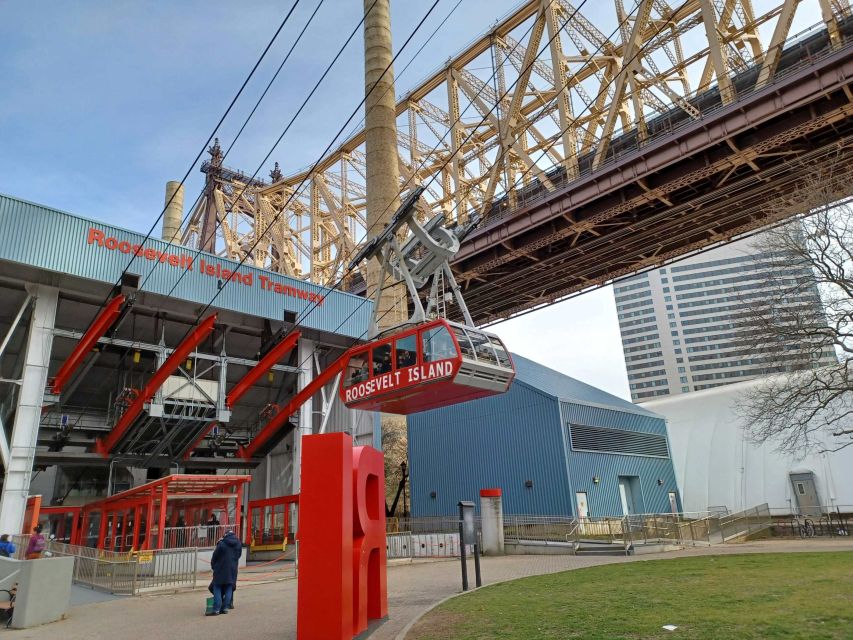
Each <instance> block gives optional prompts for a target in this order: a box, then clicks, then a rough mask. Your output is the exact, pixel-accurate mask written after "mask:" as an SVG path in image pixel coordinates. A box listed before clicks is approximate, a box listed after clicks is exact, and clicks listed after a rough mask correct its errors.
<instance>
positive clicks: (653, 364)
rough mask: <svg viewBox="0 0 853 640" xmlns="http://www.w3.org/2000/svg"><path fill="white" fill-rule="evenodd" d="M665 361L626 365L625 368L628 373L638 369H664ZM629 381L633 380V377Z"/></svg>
mask: <svg viewBox="0 0 853 640" xmlns="http://www.w3.org/2000/svg"><path fill="white" fill-rule="evenodd" d="M662 366H663V360H653V361H652V362H633V363H631V364H626V365H625V368H626V369H627V370H628V373H630V372H632V371H637V370H638V369H648V368H649V367H662ZM628 379H629V380H630V379H631V376H630V375H629V376H628Z"/></svg>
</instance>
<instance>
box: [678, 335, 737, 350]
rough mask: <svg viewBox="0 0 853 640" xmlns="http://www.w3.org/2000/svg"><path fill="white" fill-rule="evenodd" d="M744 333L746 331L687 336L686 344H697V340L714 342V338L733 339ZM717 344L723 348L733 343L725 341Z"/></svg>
mask: <svg viewBox="0 0 853 640" xmlns="http://www.w3.org/2000/svg"><path fill="white" fill-rule="evenodd" d="M743 335H744V332H737V333H717V334H714V335H711V336H697V337H695V338H685V339H684V343H685V344H696V343H697V342H713V341H714V340H731V339H733V338H741V337H743ZM717 346H719V347H721V348H725V347H728V346H731V345H729V344H728V343H724V344H722V345H717Z"/></svg>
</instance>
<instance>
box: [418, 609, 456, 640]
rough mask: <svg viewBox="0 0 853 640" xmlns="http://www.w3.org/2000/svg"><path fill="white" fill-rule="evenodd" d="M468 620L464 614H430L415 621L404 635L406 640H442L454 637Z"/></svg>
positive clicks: (443, 612) (447, 612) (453, 612)
mask: <svg viewBox="0 0 853 640" xmlns="http://www.w3.org/2000/svg"><path fill="white" fill-rule="evenodd" d="M467 618H468V616H466V615H465V614H464V613H460V612H456V611H442V612H441V613H440V614H438V613H435V612H431V613H430V614H428V615H426V616H425V617H423V618H421V619H420V620H418V621H417V623H416V624H415V626H414V627H412V628H411V630H409V633H407V634H406V640H443V639H444V638H454V637H456V632H457V630H458V629H459V627H460V625H462V624H463V623H464V622H465V620H466V619H467Z"/></svg>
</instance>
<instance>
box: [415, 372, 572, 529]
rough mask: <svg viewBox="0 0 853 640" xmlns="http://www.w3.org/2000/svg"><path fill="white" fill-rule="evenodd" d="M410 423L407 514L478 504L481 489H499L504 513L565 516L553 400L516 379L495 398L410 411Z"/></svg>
mask: <svg viewBox="0 0 853 640" xmlns="http://www.w3.org/2000/svg"><path fill="white" fill-rule="evenodd" d="M408 427H409V469H410V471H411V479H410V481H411V495H412V513H413V515H415V516H432V515H450V514H454V513H456V512H457V507H456V503H457V502H458V501H459V500H473V501H474V502H475V503H477V504H478V505H479V495H480V493H479V492H480V489H483V488H487V487H500V488H501V489H502V490H503V507H504V511H505V512H506V513H525V514H542V515H569V514H571V495H572V493H571V490H570V488H569V485H568V478H567V474H566V467H565V450H564V444H563V434H562V431H561V429H560V412H559V406H558V403H557V400H556V399H555V398H552V397H550V396H547V395H545V394H542V393H541V392H539V391H537V390H535V389H533V388H531V387H530V386H528V385H525V384H524V383H521V382H516V383H513V385H512V387H511V388H510V390H509V391H508V392H507V393H505V394H502V395H499V396H494V397H491V398H484V399H482V400H474V401H471V402H466V403H463V404H460V405H456V406H453V407H446V408H443V409H436V410H434V411H427V412H423V413H419V414H413V415H410V416H409V418H408ZM525 480H532V481H533V487H532V488H531V489H528V488H526V487H525V486H524V483H525ZM432 491H435V493H436V498H435V499H434V500H433V499H431V498H430V492H432Z"/></svg>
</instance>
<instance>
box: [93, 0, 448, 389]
mask: <svg viewBox="0 0 853 640" xmlns="http://www.w3.org/2000/svg"><path fill="white" fill-rule="evenodd" d="M376 1H377V0H374V1H373V3H372V4H371V5H370V7H369V8H368V9H367V11H366V12H365V13H364V15H362V17H361V19H360V20H359V22H358V24H357V25H356V26H355V28H354V29H353V30H352V32H351V33H350V35H349V37H348V38H347V39H346V41H345V42H344V44H343V46H342V47H341V48H340V49H339V50H338V52H337V54H336V55H335V57H334V58H333V59H332V61H331V62H330V63H329V65H328V66H327V67H326V70H325V71H324V73H323V74H322V76H321V77H320V79H319V80H318V81H317V82H316V83H315V85H314V87H313V88H312V90H311V92H310V93H309V94H308V96H307V97H306V98H305V100H304V101H303V102H302V105H301V106H300V108H299V109H298V110H297V112H296V113H295V114H294V116H293V117H292V118H291V120H290V122H289V123H288V124H287V126H286V127H285V129H284V131H283V132H282V133H281V135H280V136H279V137H278V139H277V140H276V142H275V143H274V144H273V146H272V148H271V149H270V151H269V152H268V153H267V155H266V156H265V157H264V159H263V161H262V162H261V163H260V165H259V166H258V168H257V169H256V170H255V173H254V174H253V175H252V178H254V177H255V176H256V175H257V173H258V172H259V171H260V170H261V169H262V168H263V165H264V164H265V163H266V161H267V160H268V159H269V157H270V156H271V155H272V153H273V152H274V151H275V148H276V147H277V146H278V144H279V143H280V142H281V140H282V138H283V137H284V135H285V134H286V133H287V131H288V130H289V129H290V127H291V126H292V125H293V123H294V121H295V120H296V118H297V117H298V116H299V114H300V113H301V111H302V110H304V108H305V106H306V105H307V103H308V101H309V100H310V99H311V97H312V96H313V94H314V93H315V92H316V90H317V89H318V88H319V86H320V84H321V83H322V82H323V80H324V79H325V77H326V76H327V75H328V73H329V72H330V71H331V69H332V67H333V66H334V65H335V64H336V62H337V60H338V59H339V58H340V56H341V55H342V54H343V52H344V50H345V49H346V47H347V46H348V45H349V43H350V42H351V40H352V38H353V37H354V36H355V34H356V33H357V32H358V29H359V28H360V27H361V26H362V24H363V23H364V20H365V16H366V15H367V13H369V12H370V11H371V10H372V9H373V7H374V6H375V5H376ZM322 2H323V0H321V2H320V4H322ZM439 2H440V0H435V1H434V2H433V3H432V5H431V6H430V8H429V10H428V11H427V12H426V14H425V15H424V16H423V17H422V18H421V19H420V21H419V22H418V24H417V25H416V27H415V29H414V30H413V31H412V33H411V34H410V35H409V37H408V38H407V39H406V41H405V42H404V44H403V46H402V47H401V48H400V50H399V51H398V52H397V54H396V55H395V56H394V58H393V59H392V61H391V63H390V64H389V65H388V67H386V68H385V70H384V71H383V73H382V75H381V76H380V80H381V79H382V77H384V75H385V74H386V73H387V72H388V70H389V69H390V68H391V66H393V64H394V61H395V60H396V59H397V58H398V57H399V56H400V55H401V54H402V53H403V51H404V50H405V49H406V47H407V45H408V44H409V43H410V42H411V40H412V38H413V37H414V36H415V35H416V34H417V32H418V31H419V30H420V28H421V27H422V26H423V24H424V23H425V22H426V20H427V18H428V17H429V15H430V14H431V13H432V11H433V10H434V9H435V7H436V6H437V5H438V3H439ZM456 6H458V3H457V5H456ZM317 9H319V5H318V7H317ZM317 9H315V11H314V14H316V11H317ZM455 9H456V7H454V8H453V10H454V11H455ZM291 13H292V11H291ZM314 14H312V18H313V15H314ZM451 14H452V11H451ZM448 18H449V16H447V18H445V20H444V21H442V23H441V24H444V23H445V22H446V20H447V19H448ZM308 24H310V19H309V22H308V23H306V25H305V27H304V28H303V32H304V31H305V29H307V26H308ZM436 32H437V30H435V31H434V32H433V34H432V35H433V36H434V35H435V33H436ZM430 37H432V36H430ZM270 44H271V43H270ZM294 46H295V43H294ZM424 46H425V45H424ZM423 48H424V47H423V46H422V47H421V49H420V50H419V51H421V50H423ZM292 50H293V47H292V48H291V52H292ZM288 55H289V53H288ZM377 84H378V81H377V83H376V84H374V86H373V87H371V88H370V90H369V91H368V93H367V94H366V95H365V96H364V98H362V100H361V101H360V102H359V104H358V106H357V107H356V108H355V109H354V110H353V112H352V114H351V115H350V117H349V118H348V119H347V121H346V122H345V123H344V125H343V126H342V127H341V129H340V130H339V131H338V133H337V134H336V135H335V136H334V137H333V139H332V141H331V142H330V143H329V145H328V146H327V147H326V149H325V150H324V151H323V153H322V154H321V155H320V157H319V158H318V160H317V161H316V162H315V164H314V166H315V167H316V165H317V164H319V162H321V161H322V159H323V157H325V155H326V154H327V153H328V151H329V149H330V148H331V147H332V146H333V145H334V144H335V142H336V141H337V139H338V138H339V137H340V135H341V133H342V132H343V130H344V128H345V127H346V126H347V125H348V124H349V123H350V122H351V121H352V119H353V118H354V117H355V115H356V114H357V113H358V111H359V109H361V107H362V105H363V104H364V102H365V101H366V100H367V97H368V96H369V95H370V93H372V92H373V91H374V90H375V88H376V86H377ZM265 93H266V91H265V92H264V94H265ZM256 107H257V105H256ZM254 111H255V110H254V109H253V111H252V113H254ZM244 125H245V123H244ZM244 128H245V126H244ZM241 131H242V129H241ZM212 137H213V134H211V137H210V138H209V139H208V141H207V143H209V142H210V139H212ZM235 142H236V140H235ZM207 143H205V144H207ZM233 144H234V143H233V142H232V145H231V147H233ZM231 147H229V149H230V148H231ZM200 155H201V153H200V154H199V157H200ZM197 160H198V158H196V161H197ZM196 161H194V163H193V166H195V162H196ZM190 170H191V169H190ZM188 174H189V171H188V172H187V175H188ZM303 182H304V181H303ZM244 191H245V188H244V189H243V192H244ZM296 192H298V189H297V190H296V191H295V192H294V193H296ZM240 195H242V192H241V194H240ZM238 197H239V196H238ZM292 197H293V196H291V199H292ZM289 202H290V199H289V200H288V203H289ZM288 203H286V204H288ZM285 206H286V205H285ZM283 210H284V209H283ZM164 211H165V209H164ZM162 215H163V214H162V213H161V215H160V216H158V218H157V220H158V221H159V220H160V218H161V217H162ZM276 219H277V217H276ZM274 222H275V221H273V224H274ZM154 226H156V221H155V225H154ZM153 228H154V227H153V226H152V230H151V231H149V234H148V235H147V236H146V240H147V239H148V238H149V237H150V234H151V232H152V231H153ZM259 241H260V238H259V239H258V241H256V243H255V246H256V245H257V242H259ZM252 249H254V247H253V248H252ZM200 253H201V249H199V250H197V251H196V252H195V254H194V257H196V256H198V255H199V254H200ZM250 253H251V250H250V251H249V252H247V253H246V255H245V256H244V257H243V259H242V260H241V261H240V264H239V265H238V266H237V267H236V268H237V269H239V267H240V266H241V265H242V264H243V263H244V262H245V260H246V258H247V257H248V255H249V254H250ZM134 257H135V256H134ZM131 263H132V260H131ZM129 266H130V263H129V264H128V267H126V268H125V271H123V272H122V276H123V275H124V273H125V272H126V270H127V268H129ZM156 266H157V265H156V264H155V265H154V267H152V269H151V272H150V273H149V274H148V277H146V280H145V282H147V280H148V279H149V278H150V276H151V274H152V273H153V272H154V269H155V268H156ZM184 274H185V272H183V273H182V274H181V276H180V277H179V278H178V281H177V282H176V283H175V285H174V286H173V287H172V289H171V290H170V291H169V294H167V295H171V294H172V293H173V292H174V290H175V288H176V287H177V285H178V284H179V283H180V281H181V279H182V278H183V276H184ZM120 281H121V276H120V278H119V282H120ZM145 282H143V285H144V284H145ZM227 282H228V281H226V283H227ZM221 291H222V289H221V288H220V289H219V290H218V292H217V294H216V295H215V296H214V298H213V299H212V300H211V301H210V302H209V303H208V304H207V305H206V306H205V307H204V309H203V310H202V311H201V312H200V313H199V314H198V316H197V317H196V321H195V323H194V324H193V325H191V326H190V327H189V329H188V330H187V332H186V333H185V334H184V336H183V337H182V338H181V342H182V341H183V340H184V339H185V338H186V337H187V335H188V334H189V332H190V331H191V330H192V329H193V327H195V326H196V325H197V324H198V322H199V320H200V318H201V317H202V315H204V313H205V312H206V310H207V309H208V308H209V307H210V305H211V304H212V303H213V300H215V299H216V297H217V296H218V295H219V292H221ZM107 299H109V298H107ZM106 302H107V300H105V301H104V303H103V304H102V305H101V306H102V307H103V306H104V304H106ZM132 348H133V347H132V346H128V347H127V348H125V351H124V353H123V354H122V357H121V360H123V359H124V358H126V357H127V355H128V354H129V353H130V351H131V350H132ZM106 381H107V380H106V379H105V380H104V382H102V384H104V383H105V382H106Z"/></svg>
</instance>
